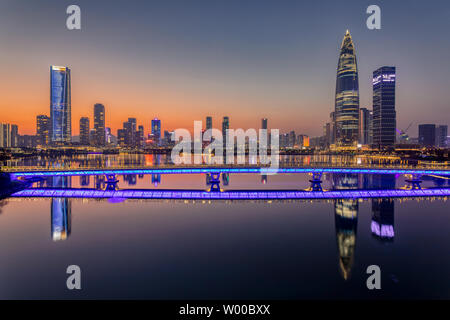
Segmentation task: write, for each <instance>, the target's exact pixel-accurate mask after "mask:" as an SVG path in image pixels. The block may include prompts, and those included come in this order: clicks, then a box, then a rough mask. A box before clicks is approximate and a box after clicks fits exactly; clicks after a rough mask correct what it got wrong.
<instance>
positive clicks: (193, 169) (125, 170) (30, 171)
mask: <svg viewBox="0 0 450 320" xmlns="http://www.w3.org/2000/svg"><path fill="white" fill-rule="evenodd" d="M1 171H2V172H8V173H10V174H11V177H12V178H20V177H27V176H28V177H31V176H34V177H37V176H41V177H44V176H58V175H67V176H69V175H74V176H76V175H104V174H196V173H198V174H202V173H212V172H220V173H259V174H275V173H279V174H282V173H315V172H321V173H359V174H402V175H414V174H415V175H436V176H449V175H450V166H442V165H415V166H412V165H391V166H388V165H383V166H379V165H348V164H343V165H338V164H333V165H330V164H313V165H282V166H280V167H279V168H271V167H269V166H259V165H248V164H246V165H157V166H109V167H89V166H88V167H83V166H52V167H42V166H21V167H2V168H1Z"/></svg>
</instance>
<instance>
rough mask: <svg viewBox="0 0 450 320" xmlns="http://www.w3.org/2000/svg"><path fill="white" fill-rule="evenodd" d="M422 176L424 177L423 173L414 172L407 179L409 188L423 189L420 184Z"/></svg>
mask: <svg viewBox="0 0 450 320" xmlns="http://www.w3.org/2000/svg"><path fill="white" fill-rule="evenodd" d="M421 177H422V175H421V174H417V173H414V174H412V175H411V179H407V180H406V182H407V183H408V186H409V188H410V189H413V190H419V189H422V187H421V186H420V184H421V183H422V180H421Z"/></svg>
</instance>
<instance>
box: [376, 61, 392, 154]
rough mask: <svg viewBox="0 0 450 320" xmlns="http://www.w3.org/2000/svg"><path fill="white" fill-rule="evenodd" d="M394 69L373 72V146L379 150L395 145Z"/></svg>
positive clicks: (388, 68)
mask: <svg viewBox="0 0 450 320" xmlns="http://www.w3.org/2000/svg"><path fill="white" fill-rule="evenodd" d="M395 82H396V81H395V67H381V68H379V69H377V70H375V71H374V72H373V81H372V84H373V144H374V145H375V146H377V147H379V148H382V147H387V146H392V145H394V143H395V133H396V127H397V126H396V112H395Z"/></svg>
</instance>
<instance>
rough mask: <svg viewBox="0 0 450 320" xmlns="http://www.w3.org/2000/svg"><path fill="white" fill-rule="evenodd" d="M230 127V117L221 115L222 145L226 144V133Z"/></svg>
mask: <svg viewBox="0 0 450 320" xmlns="http://www.w3.org/2000/svg"><path fill="white" fill-rule="evenodd" d="M228 129H230V118H228V117H223V120H222V135H223V145H225V144H226V142H227V139H226V137H227V136H228V135H227V130H228Z"/></svg>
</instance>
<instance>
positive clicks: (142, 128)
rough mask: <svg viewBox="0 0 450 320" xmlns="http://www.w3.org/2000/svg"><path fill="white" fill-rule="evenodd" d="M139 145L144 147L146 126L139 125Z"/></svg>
mask: <svg viewBox="0 0 450 320" xmlns="http://www.w3.org/2000/svg"><path fill="white" fill-rule="evenodd" d="M137 132H138V147H139V148H142V147H144V143H145V139H144V126H142V125H141V126H139V127H138V131H137Z"/></svg>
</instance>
